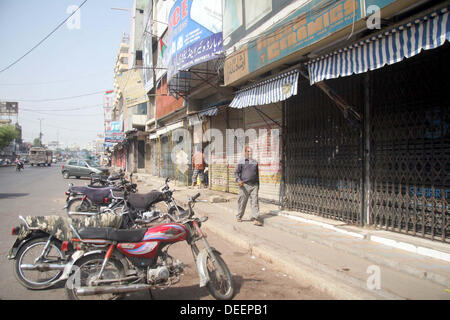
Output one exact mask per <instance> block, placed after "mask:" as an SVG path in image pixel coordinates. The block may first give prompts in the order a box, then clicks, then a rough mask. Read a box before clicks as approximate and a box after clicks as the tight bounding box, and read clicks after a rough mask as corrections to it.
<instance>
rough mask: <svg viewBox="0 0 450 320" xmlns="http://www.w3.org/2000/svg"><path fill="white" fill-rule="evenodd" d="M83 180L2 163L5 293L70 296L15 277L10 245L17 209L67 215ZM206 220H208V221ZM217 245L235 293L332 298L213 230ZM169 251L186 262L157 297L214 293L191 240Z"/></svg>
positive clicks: (0, 294)
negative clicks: (203, 279) (69, 199)
mask: <svg viewBox="0 0 450 320" xmlns="http://www.w3.org/2000/svg"><path fill="white" fill-rule="evenodd" d="M69 182H73V183H74V184H75V185H84V184H86V183H87V182H88V180H87V179H84V180H76V179H69V180H65V179H63V178H62V176H61V168H60V165H53V166H52V167H29V166H26V168H25V170H24V171H22V172H20V173H16V172H15V168H14V167H1V168H0V219H1V220H0V221H1V222H0V272H1V275H2V276H1V277H0V299H43V300H44V299H52V300H60V299H65V294H64V289H63V286H61V287H58V288H54V289H47V290H43V291H32V290H27V289H25V288H23V287H22V286H21V285H20V284H19V283H18V282H17V281H16V279H15V277H14V274H13V270H12V262H11V261H9V260H7V258H6V256H7V253H8V250H9V249H10V247H11V245H12V244H13V241H14V240H15V238H14V237H13V236H11V228H12V227H14V226H16V225H18V223H19V220H18V219H17V217H18V215H23V216H26V215H33V216H37V215H52V214H56V215H65V212H64V211H63V210H61V208H62V207H63V206H64V203H65V195H64V192H65V191H66V190H67V184H68V183H69ZM206 223H207V222H206ZM208 240H209V242H210V244H211V245H212V246H214V247H215V248H217V249H218V250H219V251H221V252H222V256H223V258H224V260H225V261H226V263H227V265H228V266H229V268H230V270H231V272H232V274H233V280H234V282H235V285H236V288H237V290H236V291H237V294H236V296H235V299H255V300H265V299H330V297H329V296H327V295H325V294H322V293H320V292H318V291H316V290H315V289H314V288H311V287H306V286H304V285H302V284H301V283H296V282H295V281H294V280H293V278H292V277H291V276H290V275H289V274H286V273H281V272H278V271H277V270H274V269H273V268H272V266H271V265H270V264H268V263H267V262H265V261H263V260H260V259H259V258H255V257H252V256H250V255H249V254H248V253H247V252H244V251H242V250H241V249H238V248H235V247H234V246H233V245H230V243H229V242H227V241H224V240H223V239H221V238H220V237H218V236H216V235H214V234H211V233H209V234H208ZM169 253H170V254H171V255H172V256H174V257H175V258H177V259H180V260H181V261H183V262H184V263H185V264H186V265H187V267H186V269H185V271H184V275H183V277H182V279H181V281H180V283H178V284H177V285H175V286H174V287H172V288H169V289H166V290H157V291H155V292H154V293H153V295H154V298H155V299H168V300H173V299H193V300H208V299H212V297H211V296H210V295H209V294H208V292H207V291H206V289H204V288H199V286H198V275H197V272H196V269H195V264H194V263H193V259H192V255H191V252H190V249H189V248H188V246H187V244H186V243H177V244H175V245H173V246H172V247H171V249H170V250H169ZM128 299H149V295H148V293H147V292H140V293H133V294H130V295H129V296H128Z"/></svg>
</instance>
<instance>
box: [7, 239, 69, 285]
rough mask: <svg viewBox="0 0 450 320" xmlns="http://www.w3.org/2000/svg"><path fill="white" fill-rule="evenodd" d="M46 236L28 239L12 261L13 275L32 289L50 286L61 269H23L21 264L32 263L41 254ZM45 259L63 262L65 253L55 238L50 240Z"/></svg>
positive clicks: (60, 272)
mask: <svg viewBox="0 0 450 320" xmlns="http://www.w3.org/2000/svg"><path fill="white" fill-rule="evenodd" d="M47 241H48V237H43V238H37V239H33V240H31V241H29V242H28V243H27V244H25V245H24V246H23V247H22V248H20V250H19V252H18V253H17V257H16V260H15V263H14V266H13V267H14V275H15V276H16V278H17V280H18V281H19V283H20V284H21V285H23V286H24V287H25V288H28V289H32V290H40V289H46V288H49V287H51V286H52V285H53V284H52V282H53V281H55V280H57V279H58V278H59V277H60V276H61V274H62V273H63V271H60V270H51V271H37V270H23V269H22V267H21V266H22V264H34V263H35V260H36V259H37V258H38V257H39V256H40V255H41V254H42V251H43V250H44V248H45V245H46V244H47ZM44 258H45V260H46V261H50V262H52V263H58V262H60V263H64V261H65V255H64V253H63V252H62V250H61V243H60V242H59V241H57V240H52V242H51V244H50V250H49V252H48V253H47V255H46V256H45V257H44Z"/></svg>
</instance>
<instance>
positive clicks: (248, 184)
mask: <svg viewBox="0 0 450 320" xmlns="http://www.w3.org/2000/svg"><path fill="white" fill-rule="evenodd" d="M234 176H235V177H236V182H237V183H238V184H239V199H238V214H237V216H236V218H237V221H238V222H241V221H242V216H243V215H244V213H245V208H246V207H247V201H248V198H250V204H251V208H252V220H253V224H254V225H257V226H262V222H261V221H260V219H259V202H258V191H259V169H258V162H257V161H256V160H255V159H252V149H251V148H250V147H248V146H247V147H245V157H244V158H243V159H241V160H239V162H238V165H237V167H236V170H235V172H234Z"/></svg>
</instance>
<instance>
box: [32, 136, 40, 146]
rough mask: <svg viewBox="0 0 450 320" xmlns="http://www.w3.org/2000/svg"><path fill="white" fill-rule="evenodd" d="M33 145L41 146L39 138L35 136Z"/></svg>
mask: <svg viewBox="0 0 450 320" xmlns="http://www.w3.org/2000/svg"><path fill="white" fill-rule="evenodd" d="M33 147H42V144H41V139H39V138H36V139H34V140H33Z"/></svg>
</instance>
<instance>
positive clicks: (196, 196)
mask: <svg viewBox="0 0 450 320" xmlns="http://www.w3.org/2000/svg"><path fill="white" fill-rule="evenodd" d="M198 197H200V192H199V193H197V194H196V195H195V196H193V197H192V201H195V200H197V198H198Z"/></svg>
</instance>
